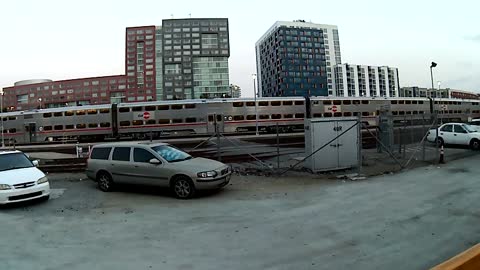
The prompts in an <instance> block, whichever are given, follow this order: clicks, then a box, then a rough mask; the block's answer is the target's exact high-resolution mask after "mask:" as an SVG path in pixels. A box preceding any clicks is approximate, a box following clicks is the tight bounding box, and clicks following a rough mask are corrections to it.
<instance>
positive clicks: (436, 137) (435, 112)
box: [430, 62, 440, 155]
mask: <svg viewBox="0 0 480 270" xmlns="http://www.w3.org/2000/svg"><path fill="white" fill-rule="evenodd" d="M436 66H437V63H435V62H432V64H431V65H430V78H431V79H432V94H433V92H434V91H435V86H434V85H433V68H434V67H436ZM431 96H432V97H433V98H432V102H433V113H434V114H435V122H437V121H438V117H437V116H438V114H437V110H436V109H435V97H434V96H433V95H431ZM435 96H436V94H435ZM438 128H439V127H436V128H435V143H436V144H437V155H438V154H439V152H438V150H439V147H440V145H439V143H438Z"/></svg>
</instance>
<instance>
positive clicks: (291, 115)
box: [283, 114, 293, 119]
mask: <svg viewBox="0 0 480 270" xmlns="http://www.w3.org/2000/svg"><path fill="white" fill-rule="evenodd" d="M283 118H285V119H290V118H293V114H284V115H283Z"/></svg>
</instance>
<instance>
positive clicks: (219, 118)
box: [217, 114, 223, 122]
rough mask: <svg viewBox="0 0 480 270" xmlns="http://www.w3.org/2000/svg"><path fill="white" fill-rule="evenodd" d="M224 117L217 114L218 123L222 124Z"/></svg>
mask: <svg viewBox="0 0 480 270" xmlns="http://www.w3.org/2000/svg"><path fill="white" fill-rule="evenodd" d="M222 120H223V117H222V115H220V114H217V122H222Z"/></svg>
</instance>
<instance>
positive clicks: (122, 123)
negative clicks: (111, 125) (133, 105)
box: [120, 121, 130, 127]
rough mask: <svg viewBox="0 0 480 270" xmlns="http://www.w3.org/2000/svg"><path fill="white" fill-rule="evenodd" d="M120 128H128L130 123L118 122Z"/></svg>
mask: <svg viewBox="0 0 480 270" xmlns="http://www.w3.org/2000/svg"><path fill="white" fill-rule="evenodd" d="M120 126H121V127H128V126H130V121H120Z"/></svg>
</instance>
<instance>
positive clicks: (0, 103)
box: [0, 89, 5, 148]
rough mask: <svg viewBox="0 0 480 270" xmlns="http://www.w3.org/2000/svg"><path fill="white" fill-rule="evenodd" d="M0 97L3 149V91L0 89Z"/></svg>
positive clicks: (3, 146)
mask: <svg viewBox="0 0 480 270" xmlns="http://www.w3.org/2000/svg"><path fill="white" fill-rule="evenodd" d="M0 97H1V98H2V99H1V100H0V113H1V116H0V118H1V119H2V120H1V121H2V148H5V138H4V134H3V89H0Z"/></svg>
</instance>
